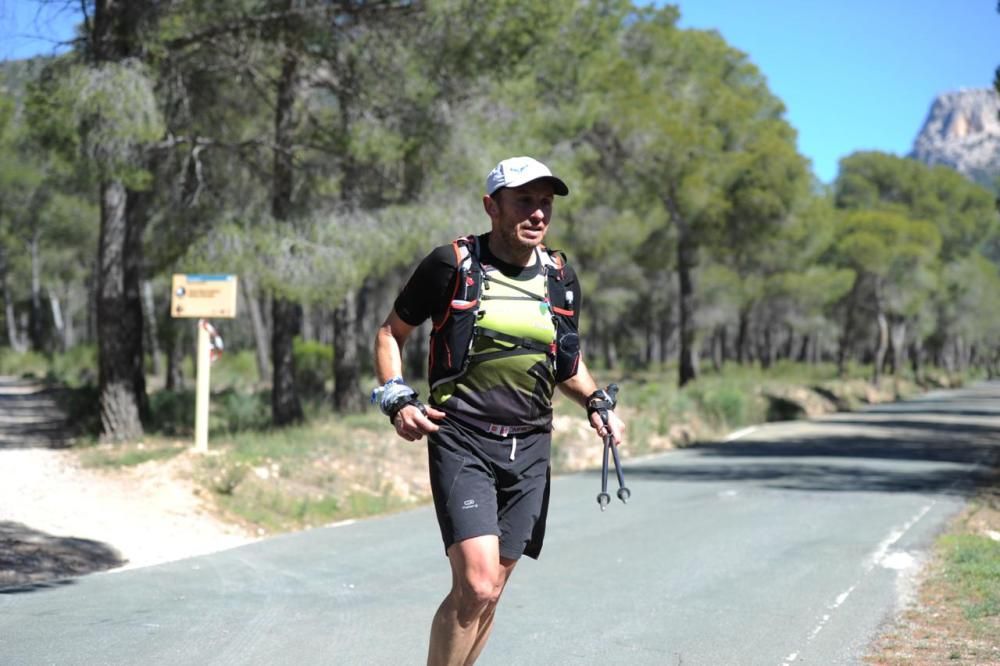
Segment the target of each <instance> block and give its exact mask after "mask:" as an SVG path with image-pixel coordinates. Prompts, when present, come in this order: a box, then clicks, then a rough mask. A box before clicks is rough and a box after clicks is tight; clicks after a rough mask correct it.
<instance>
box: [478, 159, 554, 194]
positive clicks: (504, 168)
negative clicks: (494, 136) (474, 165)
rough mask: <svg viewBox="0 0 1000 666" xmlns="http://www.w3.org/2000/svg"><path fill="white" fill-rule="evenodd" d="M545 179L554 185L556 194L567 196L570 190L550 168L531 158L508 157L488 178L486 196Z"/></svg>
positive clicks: (494, 168)
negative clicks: (502, 189) (506, 188)
mask: <svg viewBox="0 0 1000 666" xmlns="http://www.w3.org/2000/svg"><path fill="white" fill-rule="evenodd" d="M540 178H544V179H546V180H548V181H550V182H551V183H552V187H553V188H554V191H555V193H556V194H558V195H560V196H566V195H567V194H569V188H568V187H566V183H564V182H562V180H561V179H559V178H556V177H555V176H553V175H552V172H551V171H549V168H548V167H547V166H545V165H544V164H542V163H541V162H539V161H538V160H536V159H533V158H531V157H523V156H522V157H508V158H507V159H505V160H503V161H502V162H500V164H498V165H496V166H495V167H493V171H490V174H489V175H488V176H486V194H493V193H494V192H496V191H497V190H499V189H500V188H501V187H520V186H521V185H524V184H525V183H530V182H531V181H533V180H538V179H540Z"/></svg>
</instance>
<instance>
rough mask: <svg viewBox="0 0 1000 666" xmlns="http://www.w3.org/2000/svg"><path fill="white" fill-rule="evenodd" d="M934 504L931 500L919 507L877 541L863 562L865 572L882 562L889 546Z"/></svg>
mask: <svg viewBox="0 0 1000 666" xmlns="http://www.w3.org/2000/svg"><path fill="white" fill-rule="evenodd" d="M935 504H937V501H936V500H935V501H933V502H931V503H930V504H925V505H924V506H922V507H920V511H917V513H916V515H915V516H913V517H912V518H910V519H909V520H908V521H906V522H905V523H904V524H903V526H902V527H898V528H895V529H893V530H892V531H891V532H889V535H888V536H887V537H886V538H884V539H882V541H880V542H879V544H878V547H877V548H876V549H875V552H873V553H872V554H871V555H870V556H869V557H868V561H867V563H866V564H865V572H866V573H867V572H868V571H871V570H872V569H874V568H875V567H876V566H878V565H879V564H882V562H883V561H884V560H885V558H886V556H887V555H888V553H889V548H890V547H892V545H893V544H894V543H896V542H897V541H899V540H900V539H901V538H902V537H903V535H904V534H906V533H907V532H908V531H909V530H910V528H911V527H913V526H914V525H916V524H917V522H919V521H920V519H921V518H923V517H924V516H926V515H927V512H928V511H930V510H931V508H932V507H933V506H934V505H935Z"/></svg>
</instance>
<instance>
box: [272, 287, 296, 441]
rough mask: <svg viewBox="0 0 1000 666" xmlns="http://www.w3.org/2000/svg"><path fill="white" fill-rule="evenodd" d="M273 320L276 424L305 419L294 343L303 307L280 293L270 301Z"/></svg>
mask: <svg viewBox="0 0 1000 666" xmlns="http://www.w3.org/2000/svg"><path fill="white" fill-rule="evenodd" d="M271 316H272V318H273V321H274V324H273V326H272V329H271V330H272V334H271V359H272V361H273V362H274V376H273V379H272V382H273V384H272V386H271V420H272V421H273V422H274V425H276V426H284V425H289V424H291V423H298V422H300V421H302V419H303V416H304V415H303V412H302V403H301V402H300V401H299V394H298V391H297V390H296V388H295V356H294V353H293V349H294V346H293V343H294V340H295V335H296V334H297V333H298V332H299V318H300V317H301V316H302V310H301V308H299V306H298V305H297V304H295V303H293V302H292V301H289V300H287V299H284V298H280V297H278V296H275V297H274V301H273V303H272V305H271Z"/></svg>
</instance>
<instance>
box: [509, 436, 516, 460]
mask: <svg viewBox="0 0 1000 666" xmlns="http://www.w3.org/2000/svg"><path fill="white" fill-rule="evenodd" d="M516 451H517V435H514V436H513V437H511V438H510V459H511V462H513V461H514V453H515V452H516Z"/></svg>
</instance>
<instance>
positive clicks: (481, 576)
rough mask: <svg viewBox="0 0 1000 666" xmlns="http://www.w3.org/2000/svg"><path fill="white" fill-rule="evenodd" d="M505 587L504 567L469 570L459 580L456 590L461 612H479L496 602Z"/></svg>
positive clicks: (467, 613) (463, 613)
mask: <svg viewBox="0 0 1000 666" xmlns="http://www.w3.org/2000/svg"><path fill="white" fill-rule="evenodd" d="M502 589H503V575H502V569H500V568H499V567H497V568H496V569H495V570H493V569H487V570H485V571H476V572H468V573H466V575H465V576H463V577H462V579H461V580H460V581H459V582H458V589H457V590H456V592H457V593H458V594H457V597H458V602H459V613H460V614H461V615H469V614H479V613H480V612H481V611H483V610H485V609H486V608H487V607H489V606H490V605H493V604H496V602H497V600H498V599H499V598H500V591H501V590H502Z"/></svg>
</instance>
